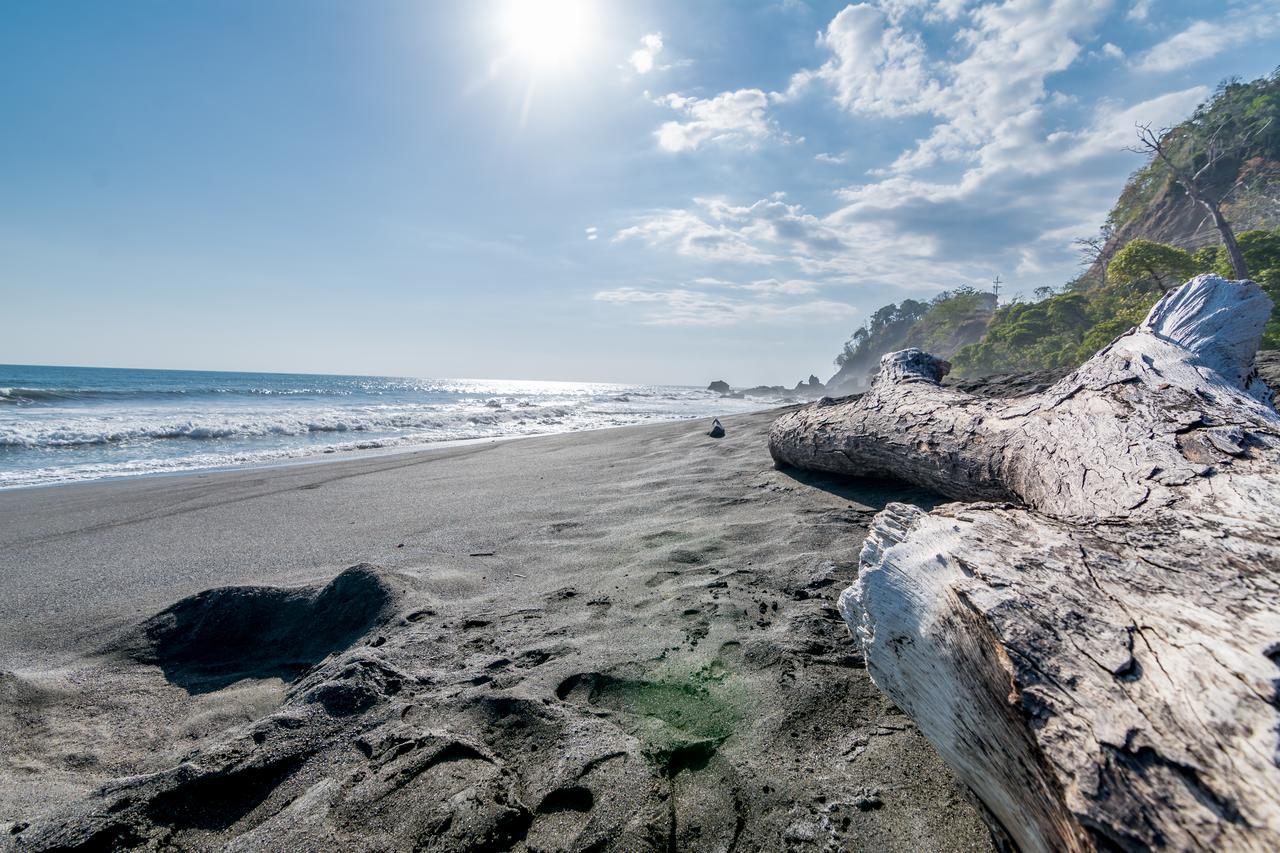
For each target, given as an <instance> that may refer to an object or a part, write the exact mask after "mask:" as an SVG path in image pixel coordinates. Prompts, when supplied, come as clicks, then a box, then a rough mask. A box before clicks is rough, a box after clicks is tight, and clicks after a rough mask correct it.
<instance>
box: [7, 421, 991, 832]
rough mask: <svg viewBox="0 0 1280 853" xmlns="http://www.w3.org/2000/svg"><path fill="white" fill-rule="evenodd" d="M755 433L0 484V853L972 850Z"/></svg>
mask: <svg viewBox="0 0 1280 853" xmlns="http://www.w3.org/2000/svg"><path fill="white" fill-rule="evenodd" d="M773 416H774V415H773V414H761V415H747V416H738V417H732V418H727V419H725V425H726V428H727V429H728V436H727V437H726V438H724V439H722V440H719V441H717V440H714V439H710V438H708V437H706V436H705V435H704V434H703V432H702V431H703V430H705V429H706V425H705V424H701V423H698V424H692V423H687V422H686V423H676V424H667V425H661V426H649V427H638V428H628V429H620V430H609V431H604V432H598V433H591V434H583V435H575V436H557V437H548V438H539V439H528V440H522V441H517V442H508V443H501V444H493V445H484V446H476V447H465V448H457V449H452V450H443V451H436V452H425V453H415V454H402V455H396V456H387V457H378V458H372V459H358V460H348V461H343V462H335V463H328V464H322V465H308V466H294V467H289V468H281V469H274V470H259V471H246V472H231V473H220V474H208V475H193V476H181V477H171V478H152V479H146V480H135V481H126V482H115V483H100V484H90V485H83V486H70V487H57V488H51V489H38V490H24V491H17V492H8V493H0V518H2V519H3V520H4V523H3V524H2V525H0V600H3V601H4V602H5V603H6V606H5V607H4V608H3V609H0V839H2V840H0V847H3V846H6V845H11V846H13V847H15V848H17V849H24V850H25V849H32V850H35V849H49V848H54V847H59V846H67V847H76V846H81V847H88V848H93V847H97V848H110V847H112V846H139V845H153V846H161V845H163V844H165V843H171V844H176V845H178V846H180V847H184V848H221V847H223V846H224V845H227V844H228V843H230V844H231V846H232V848H234V849H244V850H249V849H284V848H290V849H293V850H302V849H334V848H335V847H338V848H345V849H370V850H372V849H412V848H416V847H418V848H423V849H432V850H469V849H474V850H482V849H485V850H487V849H504V848H513V849H517V850H558V849H571V850H605V849H618V850H628V851H631V850H659V849H661V850H672V849H679V850H732V849H736V850H783V849H796V850H819V849H875V850H971V849H984V848H989V847H990V841H989V838H988V836H987V833H986V830H985V829H984V828H983V825H982V823H981V821H980V819H979V817H978V815H977V813H976V812H975V810H974V808H973V807H972V806H971V805H970V804H969V802H968V801H967V799H966V798H965V795H964V794H963V793H962V792H961V791H960V790H959V789H958V788H957V786H956V784H955V783H954V782H953V780H952V778H951V776H950V774H949V773H948V771H947V770H946V769H945V768H944V767H943V766H942V764H941V763H940V761H939V759H938V758H937V756H936V755H935V754H934V753H933V751H932V749H931V748H930V747H929V745H928V744H927V743H926V742H925V741H924V740H923V738H922V737H921V736H920V735H919V733H918V732H917V731H916V730H915V728H914V727H913V726H912V724H911V723H910V722H909V721H908V720H907V719H906V718H905V717H904V716H902V715H901V714H899V713H897V712H896V711H895V709H893V708H892V707H891V706H890V705H889V704H888V702H886V701H885V700H884V699H883V698H882V697H881V696H880V695H879V694H878V692H877V691H876V690H875V688H874V687H873V686H872V685H871V684H870V682H869V680H868V678H867V675H866V672H865V670H864V669H863V668H862V662H861V658H860V657H859V655H858V653H857V650H856V648H855V647H854V646H853V645H852V643H851V641H850V640H849V637H848V634H847V631H846V629H845V627H844V624H843V623H842V622H841V621H840V619H839V617H838V615H837V614H836V612H835V610H834V607H833V601H834V598H835V596H836V595H837V594H838V592H839V590H840V589H842V588H843V587H844V586H845V585H847V584H848V582H849V581H850V580H851V579H852V577H853V574H854V571H855V567H856V558H857V550H858V548H859V545H860V543H861V541H862V537H863V534H864V531H865V527H866V524H867V522H868V520H869V519H870V518H871V516H872V515H873V514H874V512H875V511H876V510H877V509H878V508H880V507H881V506H882V505H883V504H884V503H885V502H887V501H889V500H904V499H905V500H914V501H917V502H927V501H928V498H927V496H924V495H921V494H918V493H912V492H909V491H907V490H905V489H903V488H900V487H897V486H893V485H886V484H880V483H854V484H849V483H844V484H837V483H832V482H823V481H814V480H806V481H800V480H797V479H796V478H795V477H794V476H793V475H790V474H788V473H784V472H779V471H775V470H774V469H773V466H772V463H771V461H770V460H769V457H768V453H767V450H766V446H765V445H766V442H765V433H766V430H767V427H768V424H769V423H770V422H771V421H772V419H773ZM358 563H368V564H371V566H368V567H363V568H360V569H354V570H351V571H347V572H343V570H344V569H347V568H348V567H350V566H353V565H355V564H358ZM340 573H342V574H341V575H340ZM335 577H336V578H337V580H335ZM331 582H332V583H331ZM235 584H240V585H244V584H253V585H262V586H265V587H269V588H261V587H259V588H251V589H244V588H242V589H232V590H223V591H219V592H214V593H209V594H205V595H202V596H198V597H196V598H192V599H186V597H188V596H193V595H195V594H196V593H200V592H201V591H202V590H207V589H211V588H215V587H226V586H228V585H235ZM326 584H329V585H328V586H325V585H326ZM281 587H288V588H287V589H282V588H281ZM184 599H186V600H184ZM162 611H163V613H162ZM156 614H161V615H159V616H156ZM135 774H150V775H141V776H139V775H135ZM126 776H128V777H131V778H129V779H127V780H125V781H122V782H112V781H111V780H113V779H118V778H121V777H126ZM104 785H105V786H106V787H105V788H102V790H100V791H98V792H97V793H94V790H95V789H97V788H98V787H99V786H104Z"/></svg>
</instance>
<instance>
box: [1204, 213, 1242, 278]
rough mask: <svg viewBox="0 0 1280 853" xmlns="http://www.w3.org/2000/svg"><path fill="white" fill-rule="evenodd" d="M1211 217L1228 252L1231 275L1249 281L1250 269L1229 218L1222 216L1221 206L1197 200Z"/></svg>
mask: <svg viewBox="0 0 1280 853" xmlns="http://www.w3.org/2000/svg"><path fill="white" fill-rule="evenodd" d="M1196 201H1198V202H1200V204H1201V206H1203V207H1204V208H1205V209H1206V210H1208V211H1209V215H1210V216H1211V217H1213V227H1215V228H1217V229H1218V234H1219V235H1221V237H1222V245H1223V246H1224V247H1225V248H1226V250H1227V259H1228V260H1230V261H1231V274H1232V275H1234V276H1235V277H1236V278H1238V279H1247V278H1248V277H1249V268H1248V266H1246V265H1245V262H1244V252H1241V251H1240V244H1239V243H1237V242H1236V235H1235V232H1234V231H1232V230H1231V223H1229V222H1227V218H1226V217H1225V216H1223V215H1222V207H1221V205H1219V204H1217V203H1214V202H1211V201H1209V200H1208V199H1205V198H1197V199H1196Z"/></svg>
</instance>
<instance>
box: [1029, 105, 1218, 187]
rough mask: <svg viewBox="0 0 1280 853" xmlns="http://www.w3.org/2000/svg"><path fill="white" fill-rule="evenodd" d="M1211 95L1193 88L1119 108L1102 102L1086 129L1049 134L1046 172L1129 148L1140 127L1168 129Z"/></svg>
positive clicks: (1044, 165) (1046, 151)
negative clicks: (1144, 125)
mask: <svg viewBox="0 0 1280 853" xmlns="http://www.w3.org/2000/svg"><path fill="white" fill-rule="evenodd" d="M1211 93H1212V90H1211V89H1210V88H1209V87H1208V86H1193V87H1191V88H1190V89H1182V90H1181V91H1177V92H1169V93H1167V94H1164V95H1159V96H1157V97H1155V98H1151V99H1150V100H1147V101H1143V102H1141V103H1138V104H1134V105H1133V106H1130V107H1121V106H1119V105H1118V104H1115V103H1112V102H1109V101H1103V102H1102V103H1100V104H1099V105H1098V107H1097V109H1096V110H1095V112H1094V115H1093V118H1092V120H1091V121H1090V123H1089V126H1088V127H1085V128H1083V129H1081V130H1078V131H1059V132H1057V133H1051V134H1049V136H1048V138H1047V140H1046V141H1047V142H1048V146H1046V150H1045V154H1046V160H1045V163H1044V164H1043V168H1044V169H1045V170H1048V169H1052V168H1057V167H1061V166H1063V165H1071V164H1074V163H1080V162H1083V161H1084V160H1087V159H1089V158H1091V157H1097V156H1101V155H1103V154H1109V153H1115V152H1116V151H1120V150H1122V149H1124V148H1126V147H1129V146H1132V145H1133V144H1134V143H1135V141H1136V139H1137V136H1136V130H1135V128H1136V127H1137V126H1138V125H1139V124H1150V125H1152V126H1153V127H1168V126H1170V125H1173V124H1176V123H1178V122H1180V121H1182V120H1183V119H1184V118H1186V117H1187V116H1188V115H1190V114H1191V112H1192V111H1193V110H1195V108H1196V106H1198V105H1199V104H1201V103H1203V102H1204V101H1205V99H1206V98H1208V97H1209V95H1210V94H1211Z"/></svg>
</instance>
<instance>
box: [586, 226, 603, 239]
mask: <svg viewBox="0 0 1280 853" xmlns="http://www.w3.org/2000/svg"><path fill="white" fill-rule="evenodd" d="M599 232H600V229H598V228H596V226H594V225H592V226H589V227H588V228H587V231H586V233H587V239H588V240H594V239H596V238H597V237H599V236H600V233H599Z"/></svg>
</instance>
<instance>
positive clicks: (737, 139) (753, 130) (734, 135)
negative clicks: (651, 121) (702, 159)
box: [655, 89, 790, 152]
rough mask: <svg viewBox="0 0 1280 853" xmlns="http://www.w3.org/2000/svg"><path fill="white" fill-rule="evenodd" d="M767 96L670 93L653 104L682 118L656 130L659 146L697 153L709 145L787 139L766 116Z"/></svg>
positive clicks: (742, 92) (758, 92) (752, 92)
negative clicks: (667, 108) (696, 95)
mask: <svg viewBox="0 0 1280 853" xmlns="http://www.w3.org/2000/svg"><path fill="white" fill-rule="evenodd" d="M768 100H769V99H768V97H767V96H766V95H765V93H764V92H762V91H761V90H759V89H739V90H738V91H736V92H722V93H720V94H719V95H716V96H715V97H714V98H694V97H685V96H683V95H677V94H670V95H665V96H663V97H661V98H658V99H657V101H656V103H659V104H662V105H663V106H666V107H670V108H671V109H673V110H675V111H676V112H678V113H681V114H683V115H684V117H685V118H684V120H682V121H668V122H664V123H663V125H662V126H661V127H659V128H658V130H657V132H656V134H655V135H656V136H657V139H658V145H659V146H660V147H661V148H662V149H663V150H665V151H671V152H680V151H696V150H697V149H698V148H699V147H701V146H703V145H705V144H707V143H709V142H714V143H722V144H723V143H730V144H738V145H747V146H751V145H754V144H757V143H759V142H761V141H763V140H766V139H769V138H770V137H777V138H780V139H784V140H789V139H790V137H788V136H787V135H786V134H785V133H782V132H781V131H780V130H778V128H777V126H776V125H775V124H774V123H773V122H772V121H770V120H769V118H768V117H767V116H766V115H765V107H766V106H767V105H768Z"/></svg>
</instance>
